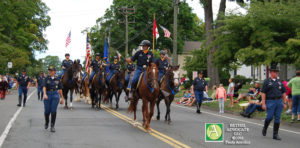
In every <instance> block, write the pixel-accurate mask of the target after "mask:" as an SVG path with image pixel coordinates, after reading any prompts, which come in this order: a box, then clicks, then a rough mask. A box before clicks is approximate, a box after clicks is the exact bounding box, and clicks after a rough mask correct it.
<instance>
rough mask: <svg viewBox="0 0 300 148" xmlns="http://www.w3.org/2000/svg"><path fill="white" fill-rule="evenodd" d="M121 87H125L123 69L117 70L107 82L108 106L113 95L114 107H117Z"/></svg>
mask: <svg viewBox="0 0 300 148" xmlns="http://www.w3.org/2000/svg"><path fill="white" fill-rule="evenodd" d="M123 89H125V71H124V70H118V72H117V73H116V74H114V76H113V77H112V78H111V80H110V82H109V87H108V98H109V100H110V106H112V98H113V96H115V98H116V109H119V99H120V96H121V93H122V90H123Z"/></svg>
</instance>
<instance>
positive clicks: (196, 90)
mask: <svg viewBox="0 0 300 148" xmlns="http://www.w3.org/2000/svg"><path fill="white" fill-rule="evenodd" d="M191 89H192V91H193V92H192V94H193V95H194V96H195V97H196V101H197V110H196V113H198V114H200V113H201V111H200V107H201V105H202V100H203V91H206V93H207V94H208V86H207V82H206V81H205V80H204V79H203V72H202V71H201V70H200V71H198V77H197V78H195V80H194V81H193V85H192V87H191Z"/></svg>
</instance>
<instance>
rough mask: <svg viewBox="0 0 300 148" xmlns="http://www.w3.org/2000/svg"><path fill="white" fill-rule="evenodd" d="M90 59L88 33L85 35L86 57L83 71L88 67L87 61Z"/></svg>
mask: <svg viewBox="0 0 300 148" xmlns="http://www.w3.org/2000/svg"><path fill="white" fill-rule="evenodd" d="M90 59H91V48H90V38H89V33H88V34H87V35H86V57H85V71H86V72H87V70H88V67H89V64H90V63H89V62H90Z"/></svg>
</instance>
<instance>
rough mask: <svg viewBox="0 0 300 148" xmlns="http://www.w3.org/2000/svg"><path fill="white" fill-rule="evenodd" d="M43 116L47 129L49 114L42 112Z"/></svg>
mask: <svg viewBox="0 0 300 148" xmlns="http://www.w3.org/2000/svg"><path fill="white" fill-rule="evenodd" d="M44 116H45V129H48V127H49V116H50V114H44Z"/></svg>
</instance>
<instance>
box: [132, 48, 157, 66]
mask: <svg viewBox="0 0 300 148" xmlns="http://www.w3.org/2000/svg"><path fill="white" fill-rule="evenodd" d="M131 60H132V61H136V60H137V66H141V67H143V65H146V66H147V65H148V63H149V62H153V54H152V52H150V51H148V52H147V53H146V54H145V53H144V51H143V50H139V51H138V52H136V53H135V54H134V56H133V57H132V58H131Z"/></svg>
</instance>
